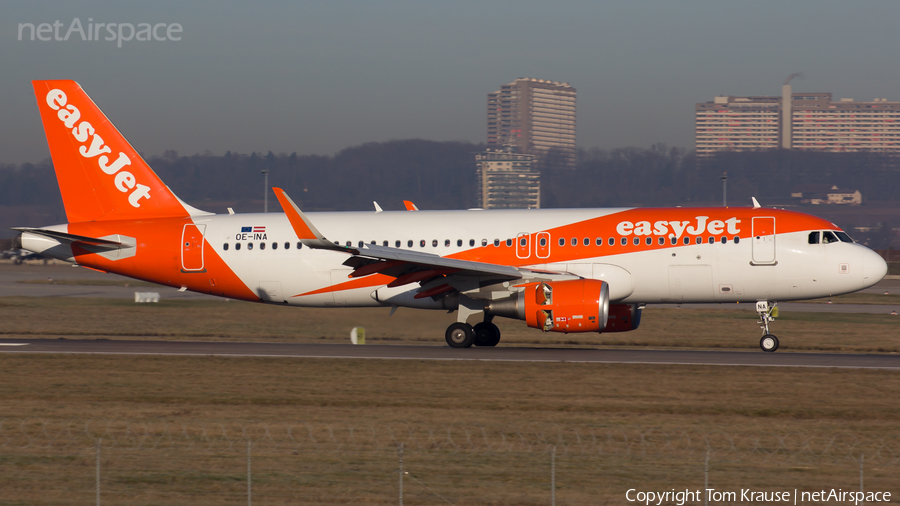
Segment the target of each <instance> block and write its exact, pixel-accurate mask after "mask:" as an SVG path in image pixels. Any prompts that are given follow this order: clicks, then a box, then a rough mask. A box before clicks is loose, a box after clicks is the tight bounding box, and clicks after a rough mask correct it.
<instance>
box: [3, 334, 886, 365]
mask: <svg viewBox="0 0 900 506" xmlns="http://www.w3.org/2000/svg"><path fill="white" fill-rule="evenodd" d="M0 353H60V354H97V355H157V356H160V355H172V356H206V357H293V358H367V359H390V360H471V361H491V362H570V363H598V364H603V363H605V364H660V365H664V364H669V365H717V366H757V367H833V368H850V369H890V370H900V355H863V354H828V353H784V352H776V353H764V352H762V351H752V352H750V351H687V350H685V351H682V350H617V349H573V348H513V347H509V348H506V347H502V346H500V347H497V348H468V349H454V348H449V347H446V346H394V345H364V346H353V345H349V344H346V345H345V344H303V343H235V342H213V341H210V342H206V341H204V342H184V341H117V340H105V339H100V340H73V339H0Z"/></svg>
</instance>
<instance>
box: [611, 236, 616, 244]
mask: <svg viewBox="0 0 900 506" xmlns="http://www.w3.org/2000/svg"><path fill="white" fill-rule="evenodd" d="M609 245H610V246H615V245H616V238H615V237H610V238H609Z"/></svg>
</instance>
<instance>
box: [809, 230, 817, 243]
mask: <svg viewBox="0 0 900 506" xmlns="http://www.w3.org/2000/svg"><path fill="white" fill-rule="evenodd" d="M808 242H809V243H810V244H819V232H810V233H809V241H808Z"/></svg>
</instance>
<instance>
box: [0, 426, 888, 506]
mask: <svg viewBox="0 0 900 506" xmlns="http://www.w3.org/2000/svg"><path fill="white" fill-rule="evenodd" d="M898 477H900V436H879V435H873V434H854V433H837V434H816V433H784V434H778V433H759V434H751V433H731V432H728V431H725V430H721V431H700V430H682V431H674V432H672V431H670V432H665V431H660V430H657V429H653V428H647V427H639V426H621V427H615V426H584V427H572V426H565V427H563V426H559V427H553V428H549V429H548V428H547V426H544V425H536V424H535V425H531V424H528V423H522V424H517V425H506V426H487V425H467V424H448V425H446V426H426V425H417V424H412V423H411V424H388V425H373V424H368V423H366V422H364V421H361V422H360V423H355V424H354V423H312V422H310V423H304V422H297V423H287V422H285V423H263V422H254V421H249V420H242V421H234V420H230V421H202V422H201V421H197V422H174V421H168V420H140V421H137V420H104V419H85V420H55V419H54V420H51V419H47V420H42V419H30V418H29V419H0V503H4V501H6V502H11V503H16V502H19V503H23V504H73V503H80V504H94V503H96V504H119V503H123V504H124V503H127V504H160V503H164V504H172V503H191V504H244V503H247V504H253V503H256V504H296V503H302V504H363V503H364V504H398V503H399V504H556V503H559V504H604V503H609V504H623V503H627V502H628V501H627V500H626V497H625V493H626V491H627V490H629V489H636V490H670V489H674V490H684V489H689V490H695V489H697V490H699V489H705V488H714V489H716V490H739V489H742V488H748V487H752V488H754V489H758V490H767V491H769V490H795V489H800V490H804V489H814V490H818V489H825V490H828V489H831V488H836V489H837V488H841V489H843V490H861V489H862V488H863V487H866V488H867V489H869V488H871V489H873V490H876V489H877V490H883V491H884V490H887V491H890V490H892V489H893V490H894V492H895V495H896V493H900V478H898ZM694 504H700V502H695V503H694ZM717 504H721V502H719V503H717Z"/></svg>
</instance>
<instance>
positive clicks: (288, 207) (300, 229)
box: [272, 187, 359, 255]
mask: <svg viewBox="0 0 900 506" xmlns="http://www.w3.org/2000/svg"><path fill="white" fill-rule="evenodd" d="M272 190H273V191H274V192H275V197H276V198H278V203H279V204H281V208H282V209H283V210H284V214H285V215H287V218H288V221H290V222H291V227H292V228H293V229H294V233H295V234H297V239H300V242H302V243H303V245H304V246H307V247H310V248H313V249H329V250H334V251H341V252H343V253H350V254H352V255H358V254H359V250H357V249H355V248H349V247H344V246H340V245H338V244H334V243H332V242H330V241H329V240H328V239H326V238H325V236H324V235H322V233H321V232H319V230H318V229H317V228H316V226H315V225H313V224H312V222H311V221H309V218H307V217H306V215H305V214H303V211H301V210H300V208H299V207H297V204H295V203H294V201H293V200H291V198H290V197H288V194H287V193H286V192H285V191H284V190H282V189H281V188H277V187H273V188H272Z"/></svg>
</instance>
